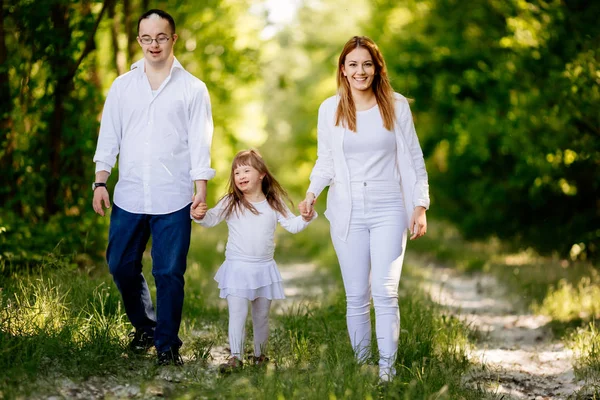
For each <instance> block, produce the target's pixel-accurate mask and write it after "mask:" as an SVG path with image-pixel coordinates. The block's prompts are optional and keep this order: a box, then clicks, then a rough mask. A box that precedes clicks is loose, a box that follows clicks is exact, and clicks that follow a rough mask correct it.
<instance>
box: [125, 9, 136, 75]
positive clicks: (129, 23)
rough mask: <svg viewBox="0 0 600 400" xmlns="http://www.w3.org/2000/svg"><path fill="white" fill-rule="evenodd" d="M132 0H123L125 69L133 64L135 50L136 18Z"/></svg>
mask: <svg viewBox="0 0 600 400" xmlns="http://www.w3.org/2000/svg"><path fill="white" fill-rule="evenodd" d="M132 8H133V7H132V1H131V0H123V18H124V20H125V34H126V35H127V65H126V68H125V69H126V70H129V66H130V65H131V64H133V62H134V60H133V57H134V56H135V51H136V50H137V42H136V40H135V38H136V37H137V19H136V17H135V15H133V10H132Z"/></svg>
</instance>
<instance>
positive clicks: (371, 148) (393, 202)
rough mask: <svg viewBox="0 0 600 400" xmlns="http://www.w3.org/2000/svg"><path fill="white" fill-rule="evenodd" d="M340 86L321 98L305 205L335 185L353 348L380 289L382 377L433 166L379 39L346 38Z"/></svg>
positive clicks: (335, 231)
mask: <svg viewBox="0 0 600 400" xmlns="http://www.w3.org/2000/svg"><path fill="white" fill-rule="evenodd" d="M337 86H338V93H337V95H336V96H333V97H330V98H328V99H327V100H325V101H324V102H323V103H322V104H321V106H320V108H319V120H318V150H317V161H316V163H315V166H314V168H313V170H312V173H311V176H310V181H311V182H310V186H309V188H308V191H307V193H306V199H305V200H304V201H303V204H302V207H301V208H300V210H301V211H303V210H305V211H306V214H307V215H310V213H311V212H312V208H313V205H314V202H315V200H316V198H317V197H318V196H319V194H320V193H321V192H322V191H323V189H324V188H325V186H329V194H328V196H327V210H326V212H325V216H326V217H327V219H328V220H329V222H330V232H331V239H332V242H333V246H334V248H335V251H336V254H337V257H338V261H339V263H340V268H341V271H342V278H343V280H344V288H345V291H346V303H347V313H346V320H347V324H348V333H349V334H350V341H351V344H352V348H353V349H354V352H355V354H356V357H357V359H358V360H359V361H364V360H365V359H366V358H368V356H369V349H370V342H371V320H370V299H371V296H372V297H373V304H374V306H375V317H376V324H375V326H376V334H377V345H378V348H379V354H380V360H379V377H380V379H381V380H382V381H389V380H390V379H391V378H392V377H393V376H394V375H395V374H396V370H395V368H394V362H395V360H396V352H397V349H398V337H399V332H400V312H399V307H398V284H399V282H400V273H401V271H402V262H403V259H404V250H405V247H406V238H407V232H406V231H407V228H410V231H411V234H412V236H411V240H412V239H416V238H419V237H421V236H423V235H424V234H425V232H426V231H427V219H426V216H425V211H426V210H427V209H428V208H429V185H428V183H427V171H426V170H425V162H424V160H423V152H422V151H421V147H420V145H419V141H418V138H417V135H416V132H415V128H414V125H413V120H412V115H411V112H410V108H409V106H408V101H407V100H406V98H405V97H403V96H402V95H400V94H398V93H394V91H393V89H392V87H391V85H390V82H389V78H388V75H387V69H386V66H385V61H384V59H383V56H382V54H381V52H380V51H379V49H378V48H377V45H376V44H375V43H374V42H373V41H372V40H371V39H369V38H367V37H364V36H355V37H353V38H352V39H350V40H349V41H348V42H347V43H346V45H345V46H344V48H343V50H342V53H341V54H340V57H339V62H338V72H337Z"/></svg>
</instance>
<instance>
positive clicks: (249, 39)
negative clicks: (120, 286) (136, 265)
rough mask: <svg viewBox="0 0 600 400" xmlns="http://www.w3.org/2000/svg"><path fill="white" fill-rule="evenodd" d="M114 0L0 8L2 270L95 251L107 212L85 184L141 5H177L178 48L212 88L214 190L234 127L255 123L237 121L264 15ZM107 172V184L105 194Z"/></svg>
mask: <svg viewBox="0 0 600 400" xmlns="http://www.w3.org/2000/svg"><path fill="white" fill-rule="evenodd" d="M112 3H113V2H112V1H109V0H103V1H99V0H98V1H93V0H89V1H84V2H73V1H70V0H43V1H36V2H33V1H26V0H21V1H14V2H10V5H3V6H2V7H3V14H1V15H2V25H1V28H2V29H3V32H4V34H5V36H2V38H3V41H4V44H5V45H6V49H7V54H6V60H4V59H3V65H2V69H1V70H0V73H6V74H7V76H8V78H9V84H8V86H9V87H8V91H7V92H4V91H3V92H2V97H3V98H2V109H1V110H0V117H1V118H0V166H2V170H3V173H2V181H0V263H3V264H2V265H4V266H5V267H6V266H10V268H13V269H14V268H19V267H23V266H27V265H31V264H36V263H39V262H40V261H41V260H43V259H45V258H46V255H47V254H50V253H52V254H54V255H58V254H60V255H62V256H67V257H70V258H72V256H73V255H75V254H76V255H77V257H83V258H85V259H86V260H87V258H89V257H91V258H92V259H93V260H100V259H101V256H102V252H103V250H104V249H105V244H106V236H107V235H106V232H107V230H106V227H107V221H106V218H105V219H102V218H99V217H98V216H97V215H95V214H94V212H93V210H92V207H91V200H92V191H91V190H90V184H91V182H92V181H93V179H94V165H93V163H92V156H93V153H94V150H95V147H96V140H97V134H98V127H99V124H98V121H99V116H100V113H101V111H102V105H103V102H104V94H105V91H106V90H107V89H108V87H109V86H110V84H111V83H112V81H113V79H114V78H115V77H116V75H117V74H118V73H122V72H124V71H127V70H128V65H127V63H131V62H133V61H136V60H137V59H139V58H141V56H142V55H141V52H140V51H139V50H137V53H136V52H135V51H132V50H133V49H136V48H137V47H133V48H132V47H131V46H130V44H129V43H127V40H129V41H130V42H131V43H132V44H133V45H134V46H137V43H136V42H135V33H133V36H131V35H130V34H129V31H128V29H133V31H135V26H133V28H131V26H132V25H135V24H136V23H137V19H138V16H139V15H140V14H141V13H142V12H143V11H145V8H146V7H161V8H164V9H166V10H168V11H170V12H171V13H172V14H173V16H174V18H175V20H176V22H177V27H178V29H177V31H178V34H179V41H178V42H177V45H176V48H175V54H176V56H177V57H178V58H179V59H180V60H181V62H182V63H183V65H184V66H185V67H186V68H187V69H188V70H189V71H190V72H191V73H193V74H195V75H196V76H198V77H199V78H200V79H202V80H203V81H204V82H206V84H207V86H208V88H209V91H210V94H211V101H212V105H213V116H214V121H215V127H216V128H215V136H214V149H215V150H214V151H213V156H214V157H213V160H214V161H213V166H214V167H216V168H217V170H219V176H218V178H217V179H216V180H215V181H214V182H211V188H210V192H209V195H210V196H211V197H212V198H213V199H215V198H217V197H218V196H219V195H220V194H221V192H222V187H223V185H224V184H223V181H224V180H225V179H226V178H224V177H226V176H227V172H226V171H227V170H228V169H229V163H230V161H231V159H232V156H233V154H234V153H235V152H236V151H237V150H238V148H239V147H240V144H239V142H240V139H239V136H240V134H239V132H238V130H239V127H240V126H244V125H247V126H251V125H250V124H243V123H241V122H240V118H241V117H242V116H245V115H246V114H248V110H251V109H255V108H256V107H257V104H258V103H259V102H260V95H259V93H258V83H257V82H260V75H259V72H260V62H259V58H260V57H259V55H260V52H259V46H260V42H259V41H258V40H257V38H258V35H259V33H260V30H261V29H262V26H263V24H264V23H263V20H264V18H263V17H262V16H260V15H250V16H249V15H248V13H247V9H248V7H249V6H250V5H251V3H252V2H246V1H224V0H213V1H209V2H203V3H202V6H201V7H199V6H198V4H196V3H193V4H192V3H190V2H184V1H178V2H168V3H167V2H160V1H157V2H148V1H132V2H128V4H129V6H128V7H129V8H126V7H125V5H124V4H121V3H119V4H116V7H114V12H113V11H111V12H108V11H106V10H107V9H108V8H111V9H112V5H111V4H112ZM149 3H152V4H149ZM142 9H143V10H142ZM97 21H100V24H99V25H98V29H97V30H96V29H95V24H96V22H97ZM126 23H127V24H129V25H127V26H126V25H125V24H126ZM90 44H91V46H90ZM111 47H112V49H111ZM96 49H99V50H101V51H97V52H96V51H94V50H96ZM111 50H112V51H111ZM4 61H6V62H4ZM116 69H117V70H116ZM256 126H258V127H260V123H258V122H257V124H256ZM223 171H225V173H223ZM117 172H118V171H117V170H116V169H115V170H114V171H113V176H116V175H117ZM115 181H116V178H111V180H110V181H109V186H111V187H110V188H109V189H110V191H111V193H112V186H113V185H114V184H115ZM57 246H58V251H56V248H57Z"/></svg>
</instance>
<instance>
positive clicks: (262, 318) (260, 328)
mask: <svg viewBox="0 0 600 400" xmlns="http://www.w3.org/2000/svg"><path fill="white" fill-rule="evenodd" d="M249 302H250V303H251V304H252V329H253V331H254V355H255V356H256V357H259V356H260V355H261V354H263V353H265V351H266V346H267V339H268V338H269V310H270V308H271V300H269V299H267V298H265V297H257V298H256V299H255V300H252V301H250V300H248V299H247V298H245V297H237V296H231V295H229V296H227V304H228V306H229V347H230V348H231V356H232V357H237V358H238V359H240V360H242V359H243V355H244V341H245V339H246V318H247V317H248V303H249Z"/></svg>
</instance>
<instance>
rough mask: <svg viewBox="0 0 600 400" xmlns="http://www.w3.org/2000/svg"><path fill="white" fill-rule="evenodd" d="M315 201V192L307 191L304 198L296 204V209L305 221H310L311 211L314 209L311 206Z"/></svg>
mask: <svg viewBox="0 0 600 400" xmlns="http://www.w3.org/2000/svg"><path fill="white" fill-rule="evenodd" d="M316 201H317V199H316V198H315V194H314V193H311V192H308V193H306V198H305V199H304V200H302V201H301V202H300V204H298V210H299V211H300V214H301V215H302V218H304V220H305V221H310V219H311V218H312V215H313V212H314V211H315V210H314V207H313V206H314V204H315V202H316Z"/></svg>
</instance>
